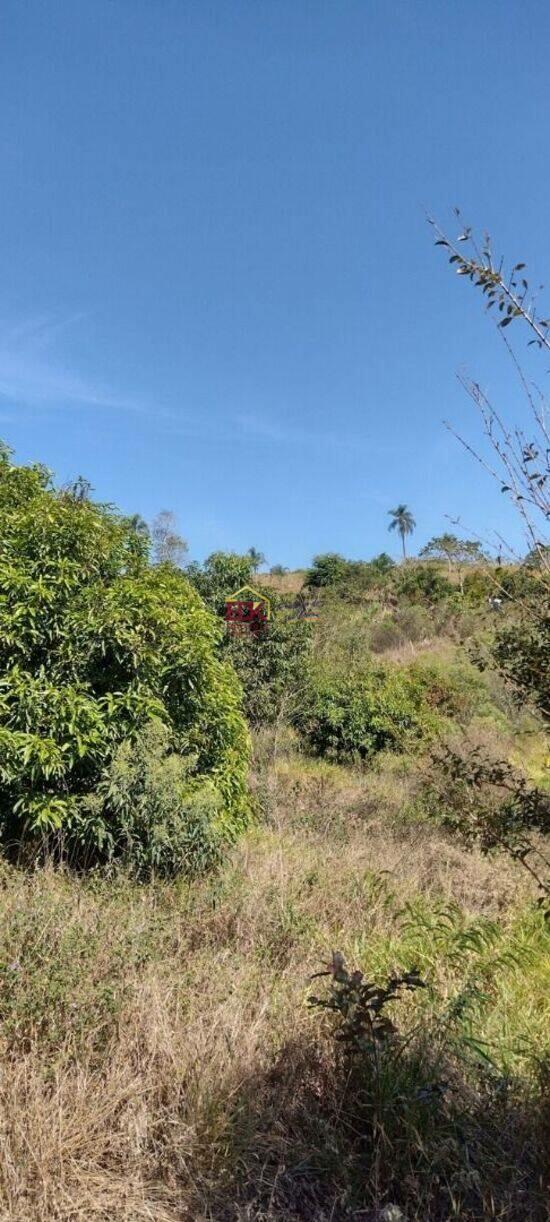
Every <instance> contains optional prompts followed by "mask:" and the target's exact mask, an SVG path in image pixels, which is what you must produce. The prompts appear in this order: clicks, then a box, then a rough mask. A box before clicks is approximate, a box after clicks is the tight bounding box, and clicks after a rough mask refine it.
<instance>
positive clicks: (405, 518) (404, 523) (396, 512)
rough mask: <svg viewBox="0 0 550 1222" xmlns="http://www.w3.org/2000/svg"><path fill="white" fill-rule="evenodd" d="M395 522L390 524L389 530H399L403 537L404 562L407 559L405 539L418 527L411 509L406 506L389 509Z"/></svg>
mask: <svg viewBox="0 0 550 1222" xmlns="http://www.w3.org/2000/svg"><path fill="white" fill-rule="evenodd" d="M388 513H389V514H391V516H392V518H393V522H390V524H389V526H388V530H397V531H398V532H399V534H400V535H401V543H402V546H403V560H406V559H407V549H406V547H405V539H406V537H407V535H412V533H413V530H414V528H415V526H416V522H415V520H414V518H413V516H412V513H411V511H410V509H407V506H406V505H398V506H397V508H396V509H388Z"/></svg>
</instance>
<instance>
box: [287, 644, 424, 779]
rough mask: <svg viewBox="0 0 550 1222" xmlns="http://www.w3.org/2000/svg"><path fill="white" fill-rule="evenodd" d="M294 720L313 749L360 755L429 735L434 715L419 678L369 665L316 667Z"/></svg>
mask: <svg viewBox="0 0 550 1222" xmlns="http://www.w3.org/2000/svg"><path fill="white" fill-rule="evenodd" d="M295 724H296V725H297V727H298V729H299V731H300V733H301V734H302V736H303V738H304V740H305V741H306V743H307V744H308V746H309V747H310V748H311V749H312V750H313V751H314V752H315V753H316V754H319V755H324V756H326V757H328V758H329V759H336V760H340V761H346V760H351V761H354V760H355V761H360V760H368V759H370V758H372V756H374V755H376V754H377V752H379V751H398V750H402V749H403V748H404V747H406V746H407V745H412V744H413V743H414V742H418V741H420V740H421V739H423V738H424V737H426V736H429V735H430V734H431V733H433V730H434V729H435V725H436V718H435V716H434V714H433V712H432V711H431V710H430V707H429V704H428V702H427V700H426V692H425V685H424V683H423V682H422V681H421V680H420V679H419V678H418V677H417V676H415V675H414V674H411V673H410V671H408V670H406V669H404V668H397V667H392V668H390V667H386V668H383V667H378V668H377V667H369V668H364V669H362V670H357V671H356V672H354V673H353V672H352V673H351V674H343V673H330V671H329V670H328V669H318V670H317V671H316V672H314V673H313V674H312V675H311V677H310V683H309V687H308V690H307V692H305V693H304V701H303V706H302V708H301V710H300V711H299V712H298V713H297V714H296V716H295Z"/></svg>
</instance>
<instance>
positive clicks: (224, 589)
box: [186, 552, 254, 615]
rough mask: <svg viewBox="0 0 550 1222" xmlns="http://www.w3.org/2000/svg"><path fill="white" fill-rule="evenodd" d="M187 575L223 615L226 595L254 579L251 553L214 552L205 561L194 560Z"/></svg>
mask: <svg viewBox="0 0 550 1222" xmlns="http://www.w3.org/2000/svg"><path fill="white" fill-rule="evenodd" d="M186 572H187V577H188V579H189V581H190V582H191V584H192V585H193V586H194V587H195V589H196V590H198V592H199V594H200V595H201V598H203V599H204V601H205V603H206V605H207V607H209V608H210V610H211V611H214V612H215V613H216V615H221V614H222V612H223V608H224V603H225V600H226V598H228V596H229V595H230V594H233V593H234V592H235V591H236V590H238V589H239V588H240V587H241V586H244V585H248V584H249V583H250V582H251V581H252V580H253V579H254V567H253V562H252V558H251V556H250V555H248V554H247V555H245V556H241V555H239V554H238V552H212V554H211V555H210V556H208V557H207V559H206V560H205V561H204V564H203V565H200V564H196V563H194V564H190V565H188V567H187V570H186Z"/></svg>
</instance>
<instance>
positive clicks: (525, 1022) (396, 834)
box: [0, 453, 550, 1222]
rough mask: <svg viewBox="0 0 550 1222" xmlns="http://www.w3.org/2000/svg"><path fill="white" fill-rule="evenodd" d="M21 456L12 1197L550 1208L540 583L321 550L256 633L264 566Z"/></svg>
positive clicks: (321, 1207) (400, 1210) (11, 729)
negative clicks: (122, 511) (304, 613)
mask: <svg viewBox="0 0 550 1222" xmlns="http://www.w3.org/2000/svg"><path fill="white" fill-rule="evenodd" d="M0 474H1V479H0V497H1V502H0V509H1V513H2V550H1V557H0V558H1V566H0V614H1V616H2V642H1V651H2V653H1V658H2V693H1V702H0V750H1V755H0V777H1V786H0V795H1V808H0V809H1V812H2V836H3V842H4V849H5V852H4V860H3V864H2V866H1V875H0V881H1V889H0V905H1V918H2V919H1V934H0V939H1V948H0V963H1V992H0V1022H1V1027H0V1032H1V1035H0V1040H1V1043H0V1069H1V1085H0V1090H1V1115H2V1121H1V1124H2V1146H1V1154H0V1213H1V1216H2V1217H5V1218H6V1219H11V1220H13V1222H30V1220H34V1219H36V1220H37V1222H38V1220H39V1219H41V1220H43V1219H48V1220H49V1219H51V1220H52V1222H74V1220H81V1222H88V1220H92V1219H93V1220H97V1222H99V1220H101V1222H108V1220H111V1219H114V1218H116V1219H127V1220H128V1222H140V1220H142V1222H145V1220H146V1219H147V1220H149V1222H151V1220H152V1222H179V1220H180V1219H182V1218H189V1219H193V1220H195V1219H196V1220H198V1219H204V1220H205V1222H206V1220H207V1219H219V1220H220V1222H221V1220H224V1219H227V1220H228V1222H229V1220H230V1219H234V1220H235V1222H237V1220H241V1222H244V1220H245V1219H257V1220H260V1219H265V1220H267V1219H280V1220H281V1222H297V1220H299V1219H311V1220H313V1219H315V1220H320V1222H322V1220H323V1219H325V1220H326V1222H329V1219H330V1220H332V1222H334V1220H340V1219H342V1220H343V1219H350V1218H362V1219H365V1218H370V1219H372V1220H374V1219H379V1220H381V1222H382V1220H385V1222H398V1220H399V1219H401V1218H404V1219H409V1220H412V1219H418V1222H420V1220H421V1219H427V1218H430V1219H436V1220H443V1219H450V1218H460V1219H470V1220H472V1222H474V1220H477V1219H485V1218H495V1219H497V1218H498V1219H508V1220H509V1222H515V1220H516V1219H520V1218H521V1219H531V1220H532V1222H537V1220H539V1219H540V1220H541V1222H542V1219H543V1218H545V1217H546V1216H547V1212H546V1211H547V1195H546V1194H547V1184H546V1173H547V1169H548V1162H547V1155H548V1147H547V1138H548V1132H549V1130H550V1123H549V1122H550V1114H549V1111H548V1097H549V1096H548V1086H549V1081H550V1077H549V1075H550V1055H549V1054H550V1048H549V1044H548V1031H549V1025H548V1017H549V1011H548V996H549V985H550V960H549V955H548V926H547V921H546V905H545V901H544V897H545V894H546V891H545V888H546V887H547V884H546V882H545V865H544V861H543V858H542V857H541V853H542V854H543V855H544V848H543V843H544V838H545V835H546V834H547V833H548V830H549V804H548V791H547V788H546V780H545V778H546V770H545V762H546V761H545V753H546V742H545V737H544V732H543V714H542V713H541V706H542V704H543V701H544V699H545V696H544V695H543V682H544V681H543V675H542V674H540V673H539V674H538V679H537V687H536V690H534V691H533V694H532V698H531V699H528V698H526V695H525V682H526V681H525V658H526V657H527V656H528V655H527V654H526V653H525V648H526V647H525V643H523V644H522V640H523V637H522V633H523V634H524V626H525V613H524V610H523V608H524V606H525V601H526V600H529V599H533V600H535V601H536V602H537V603H538V604H540V602H541V595H542V593H543V592H544V590H545V586H544V583H543V581H542V578H541V573H540V571H539V570H538V569H537V568H536V567H533V566H532V565H530V564H527V565H516V566H511V567H509V568H502V567H498V568H497V567H495V566H494V565H492V564H489V563H479V561H478V559H476V561H475V563H474V562H472V564H471V566H467V567H466V569H465V570H464V571H461V572H460V574H457V572H456V571H455V570H453V571H450V570H449V566H448V565H446V564H445V562H444V561H441V560H437V559H433V558H427V559H424V560H420V561H419V560H415V561H411V562H407V563H406V564H402V565H399V566H396V565H394V564H392V563H391V562H388V558H386V559H384V558H383V557H378V558H376V559H375V560H374V561H372V562H369V563H362V564H361V563H351V562H348V561H343V560H342V558H341V557H340V558H336V560H335V558H334V557H332V558H330V557H329V558H328V559H327V558H326V557H318V558H317V559H316V561H315V563H314V564H313V566H312V568H311V569H310V570H309V572H308V573H307V574H304V575H300V577H299V578H298V576H297V575H294V574H286V575H285V574H282V575H281V574H279V575H278V576H277V578H276V585H277V589H275V588H274V584H275V583H274V580H272V581H271V582H269V583H267V582H265V583H264V584H265V587H266V589H267V588H269V591H270V596H271V597H272V619H271V622H270V627H269V632H268V633H267V635H262V634H260V635H258V636H254V635H251V634H245V635H241V636H237V637H235V636H228V635H226V633H225V632H224V630H223V626H222V622H221V620H220V618H219V616H220V611H221V608H222V606H223V600H224V598H225V596H226V595H227V594H228V593H230V592H232V590H234V589H235V588H236V587H237V586H238V585H240V584H242V583H243V582H245V581H246V580H252V579H253V580H254V584H255V585H258V583H260V585H261V584H262V582H263V578H262V575H261V574H256V575H254V573H253V561H254V558H253V557H252V558H251V557H250V556H248V557H242V556H240V557H239V556H234V555H225V554H223V553H216V554H214V556H212V557H210V558H209V560H207V561H206V562H205V564H204V565H200V566H199V565H189V566H187V569H186V570H183V571H182V570H180V569H179V568H178V567H177V566H175V565H174V563H173V561H172V560H171V559H170V555H169V554H168V555H163V556H161V557H160V563H157V564H151V562H150V559H149V542H148V537H147V534H146V532H144V531H141V530H139V529H137V526H136V522H135V520H128V519H124V518H122V517H120V515H118V514H117V513H116V512H115V511H114V510H113V509H112V508H110V507H102V506H98V505H96V504H94V502H93V501H91V500H90V497H89V494H88V493H87V491H86V489H85V488H84V489H83V487H82V486H75V487H73V488H72V489H68V490H67V489H65V490H61V491H56V490H55V488H54V486H53V485H52V483H51V480H50V478H49V476H48V474H47V473H46V472H44V471H43V470H42V469H41V468H37V467H35V468H30V469H26V468H20V467H16V466H14V465H13V464H12V462H11V460H10V458H9V455H8V454H7V453H5V454H4V457H3V460H2V466H1V468H0ZM252 550H253V549H252ZM302 586H305V587H306V588H307V590H308V591H309V592H310V595H311V592H312V591H316V592H317V611H316V614H317V619H315V620H314V621H313V622H310V623H306V622H302V621H300V620H296V618H295V608H294V610H293V606H294V602H293V600H294V598H295V595H296V593H297V592H298V591H299V589H301V588H302ZM495 590H498V592H499V608H498V610H496V609H495V608H494V607H492V606H491V605H490V603H489V600H490V599H491V598H493V597H494V593H495ZM506 640H507V641H508V642H509V644H510V643H511V646H512V647H513V648H509V649H508V652H507V655H506V656H507V658H508V666H507V667H506V666H504V665H501V664H500V662H499V650H500V651H502V650H503V649H504V644H503V643H504V642H505V641H506ZM514 650H515V653H514ZM522 651H523V652H522ZM518 657H521V658H522V659H523V664H522V667H521V668H520V670H518V669H517V664H516V663H517V658H518ZM514 658H516V662H514ZM245 718H246V721H247V722H248V726H249V729H250V732H251V735H252V743H253V758H252V764H251V770H250V774H249V776H248V778H247V772H248V767H249V757H248V751H249V738H248V734H249V731H248V730H247V728H246V721H245ZM546 855H547V854H546ZM312 977H315V979H312Z"/></svg>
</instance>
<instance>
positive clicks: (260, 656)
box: [224, 592, 312, 727]
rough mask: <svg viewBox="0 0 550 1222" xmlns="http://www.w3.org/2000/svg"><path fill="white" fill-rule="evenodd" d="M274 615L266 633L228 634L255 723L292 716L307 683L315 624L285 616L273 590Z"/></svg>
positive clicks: (232, 659) (228, 652)
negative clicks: (312, 625) (312, 632)
mask: <svg viewBox="0 0 550 1222" xmlns="http://www.w3.org/2000/svg"><path fill="white" fill-rule="evenodd" d="M269 597H270V600H271V604H272V616H271V620H270V622H269V630H268V632H267V633H266V634H265V635H264V634H262V635H259V636H258V635H255V634H253V633H248V634H247V635H246V636H228V637H227V638H226V643H225V646H224V649H225V655H226V657H227V658H228V659H229V660H230V662H231V664H232V665H233V666H234V668H235V670H236V672H237V674H238V676H239V678H240V680H241V683H242V685H243V692H244V708H245V712H246V715H247V717H248V720H249V721H250V723H251V724H252V725H253V726H256V727H257V726H260V725H269V724H272V723H273V722H275V721H276V720H277V718H279V717H281V716H286V717H290V716H291V715H292V712H293V711H294V709H295V707H296V704H297V702H298V701H299V700H300V698H301V694H302V691H303V688H304V685H305V683H306V677H307V666H308V660H309V656H310V649H311V635H312V634H311V626H310V625H309V624H308V623H304V622H300V621H293V620H289V619H288V618H286V617H285V615H284V611H283V608H282V606H281V605H280V603H279V600H278V599H277V598H276V596H275V597H274V596H273V595H272V594H271V592H270V595H269Z"/></svg>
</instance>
